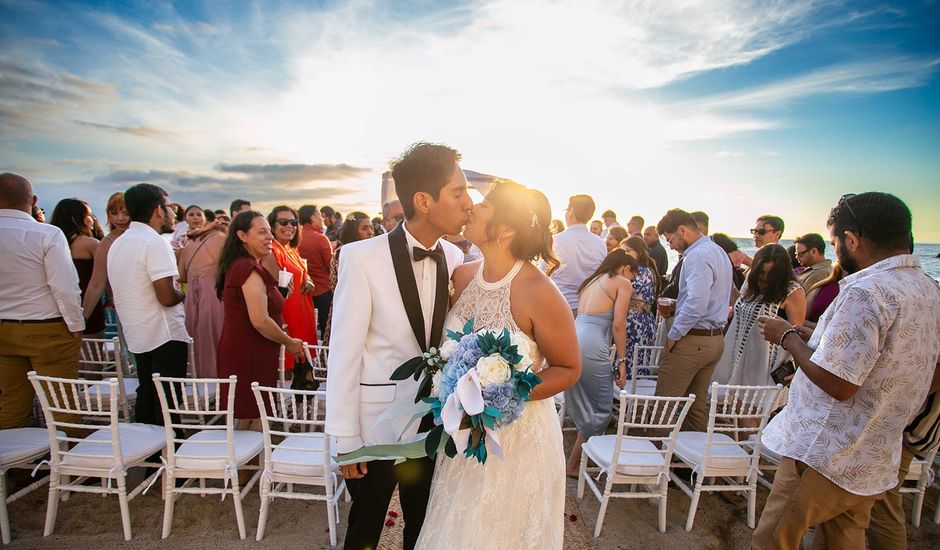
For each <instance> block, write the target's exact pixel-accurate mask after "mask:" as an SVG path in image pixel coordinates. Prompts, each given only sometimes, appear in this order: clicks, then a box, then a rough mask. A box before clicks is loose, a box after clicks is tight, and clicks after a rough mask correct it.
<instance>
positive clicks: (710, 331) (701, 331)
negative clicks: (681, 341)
mask: <svg viewBox="0 0 940 550" xmlns="http://www.w3.org/2000/svg"><path fill="white" fill-rule="evenodd" d="M724 331H725V329H724V327H721V328H693V329H692V330H690V331H689V332H687V333H686V335H687V336H721V335H722V334H723V333H724Z"/></svg>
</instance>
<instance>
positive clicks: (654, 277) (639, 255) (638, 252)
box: [611, 228, 663, 376]
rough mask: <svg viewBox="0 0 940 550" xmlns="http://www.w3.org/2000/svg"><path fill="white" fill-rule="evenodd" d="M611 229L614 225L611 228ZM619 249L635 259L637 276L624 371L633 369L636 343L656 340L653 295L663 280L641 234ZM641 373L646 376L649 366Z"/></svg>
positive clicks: (645, 343) (629, 316)
mask: <svg viewBox="0 0 940 550" xmlns="http://www.w3.org/2000/svg"><path fill="white" fill-rule="evenodd" d="M611 229H613V228H611ZM620 248H622V249H623V250H624V252H626V253H627V255H629V256H631V257H633V258H634V259H635V260H636V264H637V268H636V271H635V273H636V279H634V281H633V291H634V292H633V298H632V299H631V300H630V309H629V311H630V312H629V315H628V317H627V373H628V376H629V373H630V372H632V369H633V349H634V348H635V347H636V346H652V345H653V343H654V341H655V340H656V305H655V304H656V298H657V297H658V296H659V291H660V290H661V289H662V284H663V282H662V279H661V278H660V277H659V269H658V268H657V266H656V261H655V260H654V259H652V258H651V257H650V250H649V247H648V246H647V245H646V241H644V240H643V237H630V238H628V239H626V240H624V241H623V242H622V243H620ZM640 374H643V375H648V374H650V373H649V369H642V370H641V371H640Z"/></svg>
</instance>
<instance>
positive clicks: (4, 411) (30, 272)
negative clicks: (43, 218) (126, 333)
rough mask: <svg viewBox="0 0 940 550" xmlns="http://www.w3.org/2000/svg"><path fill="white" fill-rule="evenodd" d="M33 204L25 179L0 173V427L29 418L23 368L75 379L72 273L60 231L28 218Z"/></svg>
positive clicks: (29, 393) (80, 323)
mask: <svg viewBox="0 0 940 550" xmlns="http://www.w3.org/2000/svg"><path fill="white" fill-rule="evenodd" d="M34 203H35V197H34V196H33V188H32V185H30V183H29V180H27V179H26V178H24V177H22V176H18V175H16V174H11V173H3V174H0V235H3V238H0V258H3V261H2V262H0V281H3V283H2V284H0V429H7V428H18V427H21V426H24V425H26V424H27V423H28V422H29V418H30V414H31V413H32V410H33V396H34V392H33V386H32V385H31V384H30V383H29V380H28V379H27V378H26V373H28V372H29V371H36V372H37V373H38V374H41V375H43V376H55V377H60V378H77V377H78V353H79V349H80V347H81V343H82V331H83V330H84V329H85V318H84V316H83V315H82V299H81V290H79V288H78V273H76V271H75V267H74V266H73V265H72V256H71V254H70V252H69V243H68V242H67V241H66V239H65V235H64V234H63V233H62V231H61V230H60V229H59V228H58V227H56V226H54V225H47V224H43V223H39V222H37V221H36V220H34V219H33V217H32V215H31V212H32V207H33V204H34ZM62 420H63V421H67V422H78V421H79V419H78V417H75V416H72V415H62Z"/></svg>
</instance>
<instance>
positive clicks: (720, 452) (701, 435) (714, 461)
mask: <svg viewBox="0 0 940 550" xmlns="http://www.w3.org/2000/svg"><path fill="white" fill-rule="evenodd" d="M705 438H706V434H705V432H679V437H678V438H676V450H675V454H676V456H678V457H679V458H681V459H682V461H683V462H685V463H687V464H693V465H699V464H702V462H703V461H704V460H705V457H704V456H703V455H704V454H705ZM716 443H721V444H720V445H716ZM725 443H728V445H725ZM748 466H750V455H748V453H747V451H745V450H744V449H743V448H742V447H741V445H739V444H738V443H737V442H736V441H734V440H733V439H731V438H730V437H728V436H727V435H725V434H714V435H713V436H712V447H711V456H709V457H708V467H709V468H721V469H735V470H737V469H742V470H743V469H747V468H748Z"/></svg>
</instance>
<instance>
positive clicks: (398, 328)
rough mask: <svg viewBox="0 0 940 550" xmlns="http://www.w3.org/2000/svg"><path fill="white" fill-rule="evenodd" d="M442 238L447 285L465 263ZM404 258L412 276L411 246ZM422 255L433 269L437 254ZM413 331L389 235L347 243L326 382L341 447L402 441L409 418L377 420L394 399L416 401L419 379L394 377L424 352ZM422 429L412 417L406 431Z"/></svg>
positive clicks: (331, 422) (329, 423)
mask: <svg viewBox="0 0 940 550" xmlns="http://www.w3.org/2000/svg"><path fill="white" fill-rule="evenodd" d="M440 244H441V246H442V247H443V249H444V254H445V257H446V259H447V284H449V282H450V276H451V275H452V274H453V272H454V269H455V268H456V267H457V266H459V265H461V264H462V263H463V252H461V250H460V249H459V248H457V246H455V245H454V244H452V243H450V242H447V241H446V240H444V239H441V240H440ZM407 261H408V262H409V263H408V276H409V277H411V278H412V280H414V273H413V268H412V267H411V263H410V262H411V261H412V260H411V251H410V246H409V247H408V257H407ZM422 261H426V262H429V263H430V265H434V266H435V269H436V264H435V263H434V261H433V260H431V259H426V260H422ZM432 300H433V298H432ZM425 307H433V304H427V305H426V306H425ZM415 332H416V330H415V329H413V327H412V325H411V323H410V322H409V317H408V314H407V312H406V307H405V304H404V301H403V298H402V292H401V291H400V289H399V284H398V279H397V278H396V273H395V267H394V265H393V260H392V253H391V249H390V246H389V234H383V235H380V236H377V237H374V238H371V239H367V240H364V241H359V242H355V243H350V244H348V245H344V246H343V247H342V252H341V255H340V261H339V272H338V276H337V286H336V289H335V293H334V296H333V320H332V334H331V337H330V354H329V362H328V368H327V385H326V387H327V400H326V432H327V433H328V434H330V435H332V436H334V437H336V439H337V443H338V445H337V451H338V452H339V453H348V452H351V451H355V450H356V449H358V448H360V447H362V446H363V445H377V444H389V443H396V442H397V441H398V437H399V435H401V433H402V430H403V429H404V426H405V424H406V423H407V421H408V420H409V419H407V418H400V419H394V420H389V421H383V422H382V423H380V424H377V423H376V419H377V418H378V417H379V416H380V415H381V414H382V413H383V412H384V411H385V410H386V409H388V408H390V407H392V406H395V405H398V404H408V403H411V404H413V403H414V399H415V394H416V392H417V389H418V382H417V381H415V380H414V378H411V377H409V378H408V379H406V380H402V381H398V382H396V381H393V380H390V379H389V377H390V376H391V374H392V373H393V372H394V371H395V369H397V368H398V367H399V366H400V365H401V364H402V363H404V362H405V361H407V360H409V359H412V358H413V357H416V356H418V355H421V353H422V350H421V346H419V344H418V341H417V339H416V335H415ZM421 332H422V335H423V333H424V331H423V330H422V331H421ZM417 431H418V423H417V422H415V423H414V424H413V425H412V426H411V427H410V429H409V431H408V432H407V433H406V434H405V437H410V436H414V435H415V434H416V433H417Z"/></svg>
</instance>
